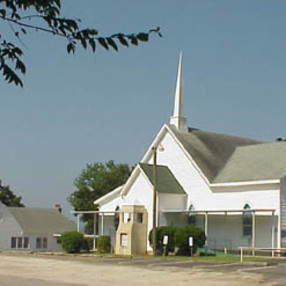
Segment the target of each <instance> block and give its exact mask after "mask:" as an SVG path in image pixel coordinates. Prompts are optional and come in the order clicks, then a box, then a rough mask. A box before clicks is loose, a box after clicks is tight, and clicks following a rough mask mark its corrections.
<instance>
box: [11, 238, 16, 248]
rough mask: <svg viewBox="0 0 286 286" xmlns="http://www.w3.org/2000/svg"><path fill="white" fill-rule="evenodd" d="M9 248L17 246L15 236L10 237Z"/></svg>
mask: <svg viewBox="0 0 286 286" xmlns="http://www.w3.org/2000/svg"><path fill="white" fill-rule="evenodd" d="M11 248H17V237H11Z"/></svg>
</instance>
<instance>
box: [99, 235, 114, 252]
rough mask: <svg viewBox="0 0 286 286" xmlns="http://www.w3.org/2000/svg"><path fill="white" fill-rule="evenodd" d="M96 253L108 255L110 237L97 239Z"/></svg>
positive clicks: (104, 236)
mask: <svg viewBox="0 0 286 286" xmlns="http://www.w3.org/2000/svg"><path fill="white" fill-rule="evenodd" d="M97 251H98V252H99V253H109V252H110V251H111V242H110V236H107V235H102V236H100V237H99V238H98V239H97Z"/></svg>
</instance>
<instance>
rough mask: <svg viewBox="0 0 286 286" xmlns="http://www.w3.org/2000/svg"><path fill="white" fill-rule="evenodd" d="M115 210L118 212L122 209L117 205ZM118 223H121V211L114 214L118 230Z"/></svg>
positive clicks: (115, 225)
mask: <svg viewBox="0 0 286 286" xmlns="http://www.w3.org/2000/svg"><path fill="white" fill-rule="evenodd" d="M115 211H116V212H118V211H120V207H119V206H117V207H116V209H115ZM118 225H119V213H115V214H114V228H115V231H116V230H117V228H118Z"/></svg>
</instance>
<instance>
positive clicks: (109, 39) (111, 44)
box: [106, 38, 118, 51]
mask: <svg viewBox="0 0 286 286" xmlns="http://www.w3.org/2000/svg"><path fill="white" fill-rule="evenodd" d="M106 40H107V43H108V44H109V45H110V46H111V47H112V48H113V49H114V50H116V51H118V48H117V45H116V43H115V42H114V41H113V40H112V38H107V39H106Z"/></svg>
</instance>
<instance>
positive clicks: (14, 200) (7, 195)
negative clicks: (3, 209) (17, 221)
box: [0, 180, 25, 207]
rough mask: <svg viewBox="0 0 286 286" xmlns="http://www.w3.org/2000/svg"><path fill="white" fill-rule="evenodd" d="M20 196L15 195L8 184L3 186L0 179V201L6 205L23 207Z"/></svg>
mask: <svg viewBox="0 0 286 286" xmlns="http://www.w3.org/2000/svg"><path fill="white" fill-rule="evenodd" d="M21 200H22V197H18V196H16V195H15V194H14V193H13V192H12V191H11V190H10V187H9V186H3V185H2V182H1V180H0V202H2V203H3V204H4V205H6V206H8V207H24V206H25V205H24V204H23V203H22V202H21Z"/></svg>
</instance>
